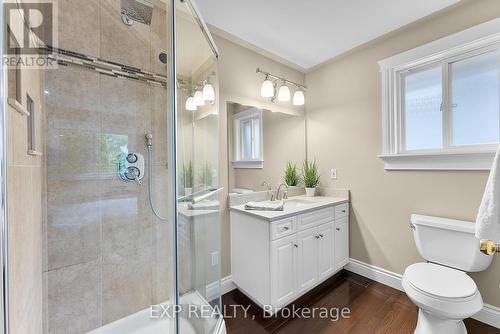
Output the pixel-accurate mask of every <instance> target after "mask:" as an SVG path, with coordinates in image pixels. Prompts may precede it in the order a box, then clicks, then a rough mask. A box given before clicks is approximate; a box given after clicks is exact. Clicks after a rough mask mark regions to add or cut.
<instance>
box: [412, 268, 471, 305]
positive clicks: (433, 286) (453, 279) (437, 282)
mask: <svg viewBox="0 0 500 334" xmlns="http://www.w3.org/2000/svg"><path fill="white" fill-rule="evenodd" d="M404 276H405V277H406V279H407V280H408V282H409V283H411V285H413V286H414V287H415V288H417V289H419V290H421V291H423V292H425V293H428V294H431V295H434V296H436V297H442V298H466V297H470V296H472V295H473V294H475V293H476V291H477V286H476V283H474V281H473V280H472V278H470V277H469V276H467V274H466V273H465V272H463V271H460V270H456V269H451V268H448V267H445V266H441V265H437V264H434V263H415V264H412V265H411V266H409V267H408V268H406V270H405V273H404Z"/></svg>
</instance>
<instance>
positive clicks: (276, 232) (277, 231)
mask: <svg viewBox="0 0 500 334" xmlns="http://www.w3.org/2000/svg"><path fill="white" fill-rule="evenodd" d="M295 230H296V228H295V217H291V218H287V219H283V220H278V221H275V222H272V223H271V240H276V239H279V238H281V237H285V236H287V235H291V234H293V233H295Z"/></svg>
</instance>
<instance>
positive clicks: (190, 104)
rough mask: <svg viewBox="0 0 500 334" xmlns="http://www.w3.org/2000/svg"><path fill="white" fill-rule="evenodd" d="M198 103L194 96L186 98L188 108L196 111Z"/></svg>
mask: <svg viewBox="0 0 500 334" xmlns="http://www.w3.org/2000/svg"><path fill="white" fill-rule="evenodd" d="M196 109H197V107H196V103H194V98H193V97H192V96H190V97H188V98H187V100H186V110H189V111H196Z"/></svg>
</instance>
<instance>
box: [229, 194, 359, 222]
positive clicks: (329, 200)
mask: <svg viewBox="0 0 500 334" xmlns="http://www.w3.org/2000/svg"><path fill="white" fill-rule="evenodd" d="M284 202H285V208H284V210H283V211H260V210H245V205H244V204H242V205H235V206H232V207H231V210H232V211H238V212H242V213H245V214H247V215H250V216H253V217H257V218H261V219H264V220H267V221H269V222H272V221H275V220H279V219H283V218H288V217H291V216H296V215H298V214H302V213H306V212H310V211H313V210H317V209H321V208H326V207H329V206H333V205H337V204H342V203H347V202H349V199H348V198H344V197H327V196H315V197H307V196H295V197H290V198H289V199H287V200H285V201H284ZM287 204H288V205H287Z"/></svg>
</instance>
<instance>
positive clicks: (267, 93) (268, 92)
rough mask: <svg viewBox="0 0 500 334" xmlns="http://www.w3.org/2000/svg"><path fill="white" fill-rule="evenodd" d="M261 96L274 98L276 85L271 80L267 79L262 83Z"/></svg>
mask: <svg viewBox="0 0 500 334" xmlns="http://www.w3.org/2000/svg"><path fill="white" fill-rule="evenodd" d="M260 95H261V96H262V97H273V96H274V84H273V82H272V81H271V80H269V78H266V80H264V82H263V83H262V87H261V88H260Z"/></svg>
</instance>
